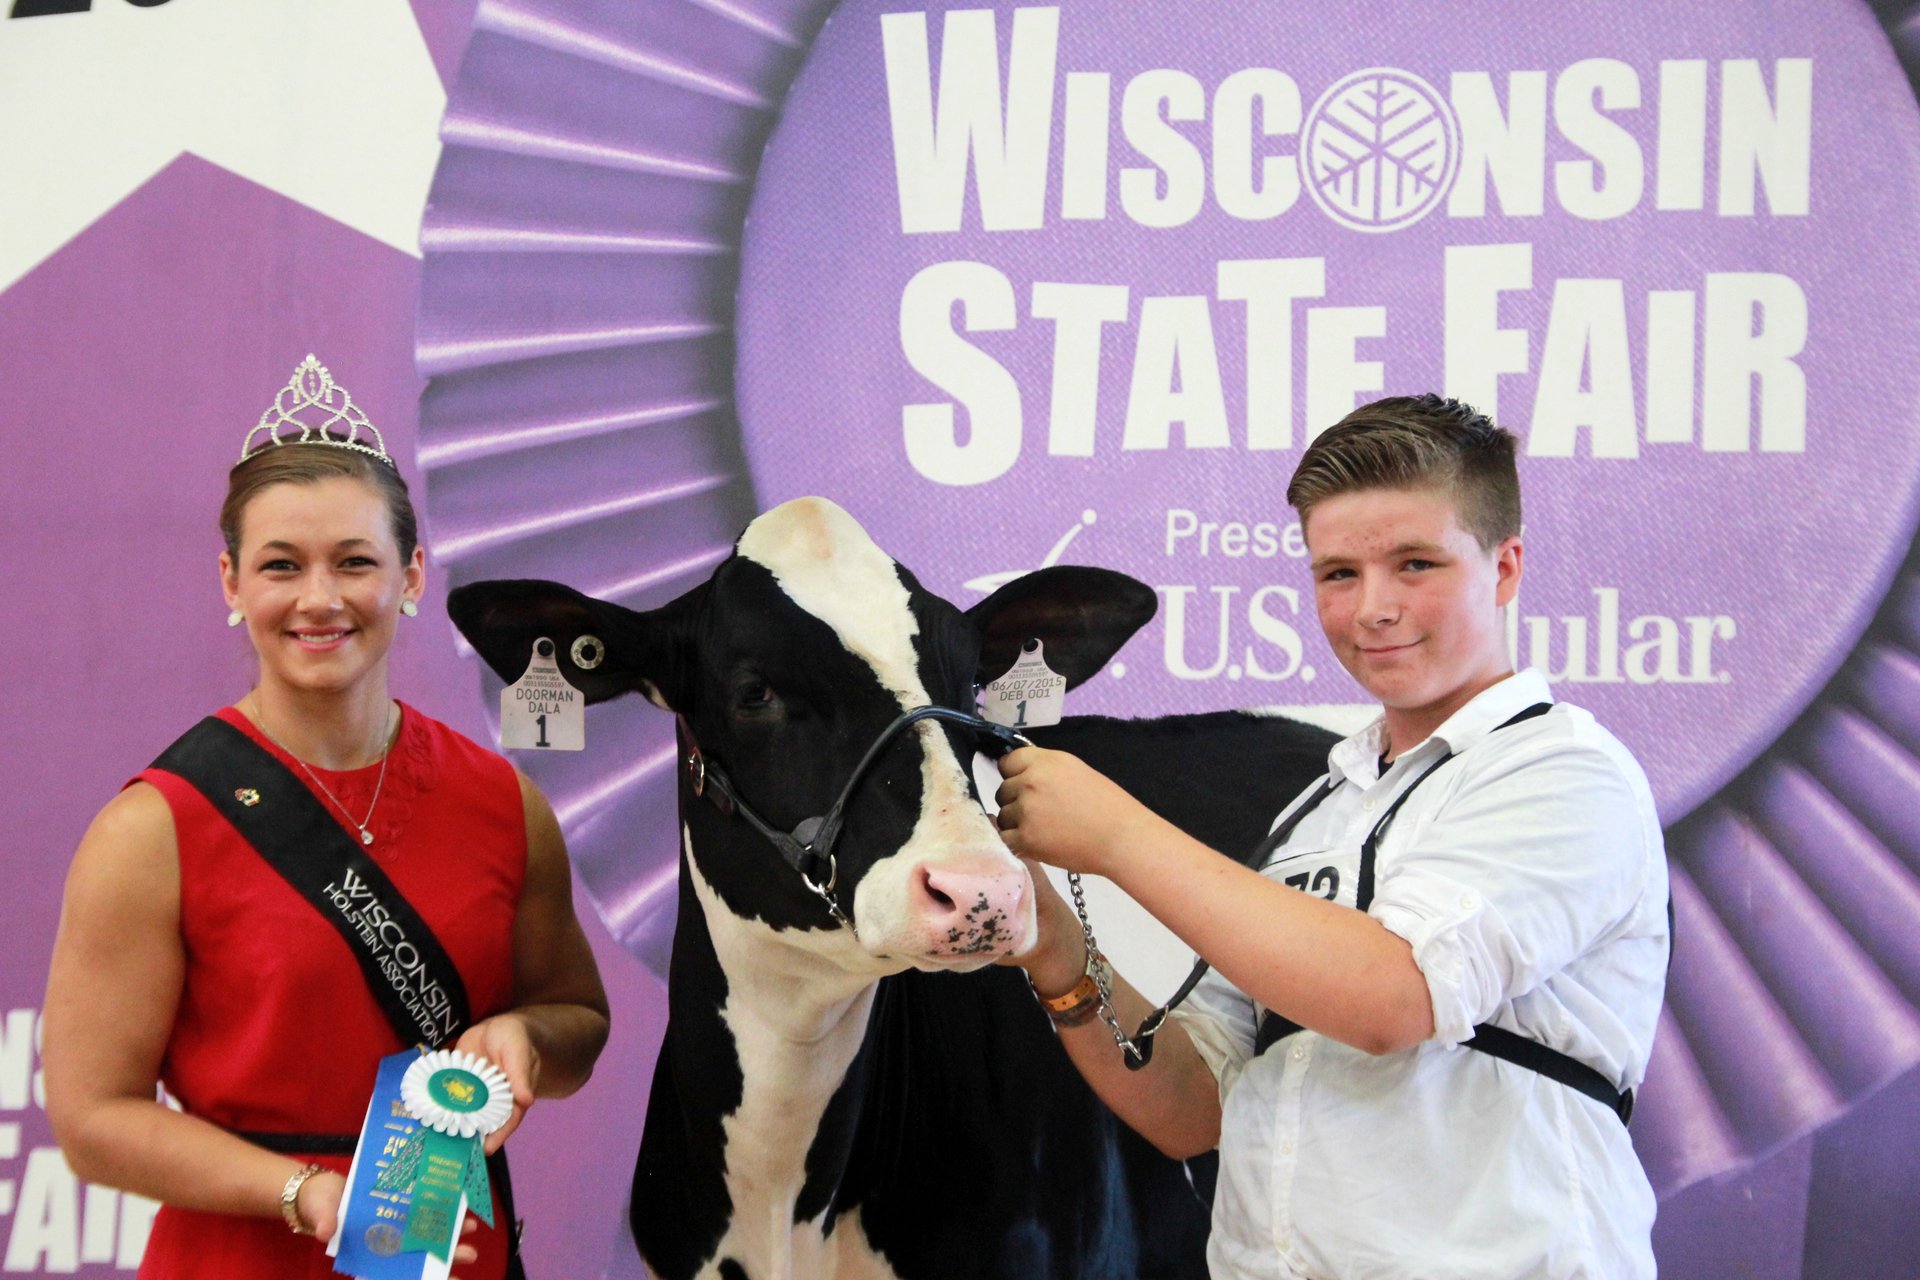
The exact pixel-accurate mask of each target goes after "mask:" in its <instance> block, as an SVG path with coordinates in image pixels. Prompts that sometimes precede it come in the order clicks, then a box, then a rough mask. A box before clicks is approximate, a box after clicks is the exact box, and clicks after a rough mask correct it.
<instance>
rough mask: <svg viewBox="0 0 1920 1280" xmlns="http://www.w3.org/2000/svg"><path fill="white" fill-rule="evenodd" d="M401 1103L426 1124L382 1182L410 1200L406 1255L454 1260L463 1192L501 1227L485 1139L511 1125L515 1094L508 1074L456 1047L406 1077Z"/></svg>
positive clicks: (425, 1058) (403, 1243) (428, 1058)
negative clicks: (416, 1253) (495, 1216)
mask: <svg viewBox="0 0 1920 1280" xmlns="http://www.w3.org/2000/svg"><path fill="white" fill-rule="evenodd" d="M400 1101H401V1104H402V1105H403V1106H404V1107H406V1109H407V1114H408V1115H410V1116H412V1117H413V1118H414V1119H415V1120H416V1121H418V1122H419V1125H420V1127H419V1128H418V1129H417V1130H415V1132H414V1134H413V1136H412V1137H411V1138H409V1139H408V1140H407V1143H406V1145H405V1146H404V1147H402V1148H401V1149H400V1150H399V1151H398V1152H396V1153H395V1154H394V1157H393V1159H392V1161H391V1162H390V1163H389V1164H388V1165H387V1167H386V1169H385V1170H384V1171H382V1173H381V1175H380V1178H379V1181H378V1182H377V1183H376V1184H375V1185H376V1186H378V1187H379V1188H380V1189H381V1190H383V1191H400V1192H404V1193H405V1194H406V1195H407V1197H408V1202H409V1203H408V1209H407V1218H406V1221H405V1223H404V1224H403V1227H402V1234H401V1240H400V1248H401V1251H402V1252H410V1251H416V1250H424V1251H426V1252H428V1253H431V1254H432V1255H433V1256H434V1257H436V1258H440V1259H442V1260H447V1259H449V1258H450V1257H451V1255H452V1252H453V1245H454V1240H455V1237H456V1235H457V1233H458V1231H459V1227H460V1223H459V1221H458V1219H457V1217H456V1216H455V1215H456V1214H457V1213H458V1212H459V1209H460V1197H461V1196H462V1195H463V1194H464V1195H465V1196H466V1198H467V1207H468V1208H469V1209H470V1210H472V1211H473V1212H474V1213H475V1214H476V1215H478V1216H479V1218H480V1220H481V1221H483V1222H485V1223H486V1224H487V1225H488V1226H492V1225H493V1188H492V1186H491V1184H490V1183H489V1182H488V1180H487V1159H486V1151H485V1147H484V1143H485V1141H486V1137H487V1135H488V1134H490V1133H492V1132H493V1131H494V1130H495V1129H498V1128H499V1127H500V1126H501V1125H503V1124H505V1123H506V1122H507V1116H508V1115H509V1114H510V1113H511V1112H512V1110H513V1095H512V1092H511V1090H510V1089H509V1087H508V1085H507V1078H506V1076H504V1075H502V1074H501V1073H500V1069H499V1068H498V1067H496V1066H494V1065H493V1064H492V1063H491V1062H488V1061H487V1060H486V1059H485V1058H481V1057H478V1056H477V1055H474V1054H471V1053H461V1052H458V1051H454V1050H446V1049H442V1050H438V1051H436V1052H434V1053H428V1054H423V1055H422V1056H421V1058H420V1060H419V1061H418V1062H415V1063H414V1064H413V1065H412V1066H410V1067H408V1068H407V1074H406V1075H405V1076H404V1077H403V1078H402V1079H401V1081H400Z"/></svg>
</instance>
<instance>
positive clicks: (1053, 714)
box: [980, 640, 1067, 729]
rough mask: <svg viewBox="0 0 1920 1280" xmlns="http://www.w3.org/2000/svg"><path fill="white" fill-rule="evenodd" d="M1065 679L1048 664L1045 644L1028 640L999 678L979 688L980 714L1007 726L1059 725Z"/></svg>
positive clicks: (1064, 696) (1065, 690) (1064, 692)
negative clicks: (1011, 664)
mask: <svg viewBox="0 0 1920 1280" xmlns="http://www.w3.org/2000/svg"><path fill="white" fill-rule="evenodd" d="M1066 703H1067V678H1066V677H1065V676H1063V675H1060V674H1058V673H1057V672H1055V671H1054V670H1053V668H1052V667H1049V666H1048V665H1047V655H1046V646H1044V645H1042V644H1041V643H1040V641H1038V640H1029V641H1027V642H1026V643H1025V644H1024V645H1022V646H1020V656H1019V657H1017V658H1015V659H1014V660H1013V666H1011V667H1009V668H1008V669H1007V673H1006V674H1005V675H1003V676H1000V677H999V678H998V679H995V680H991V681H989V682H988V683H987V686H986V687H985V688H984V689H982V690H980V714H981V716H983V717H984V718H986V719H988V720H991V721H993V723H995V724H1003V725H1006V726H1007V727H1008V728H1010V729H1034V728H1042V727H1044V726H1046V725H1050V724H1059V723H1060V716H1061V714H1062V713H1063V712H1064V711H1065V710H1066Z"/></svg>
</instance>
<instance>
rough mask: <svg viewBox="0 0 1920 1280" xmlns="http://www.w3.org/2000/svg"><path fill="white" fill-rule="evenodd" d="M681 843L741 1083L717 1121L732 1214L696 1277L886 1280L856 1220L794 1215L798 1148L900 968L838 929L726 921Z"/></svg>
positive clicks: (685, 837)
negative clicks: (716, 968) (733, 1269)
mask: <svg viewBox="0 0 1920 1280" xmlns="http://www.w3.org/2000/svg"><path fill="white" fill-rule="evenodd" d="M681 840H682V843H683V844H684V846H685V848H686V851H687V855H688V856H687V862H688V865H689V867H690V868H691V874H692V877H693V890H694V896H695V897H697V898H698V899H699V901H700V907H701V910H702V911H703V912H704V913H705V916H706V921H707V931H708V933H709V934H710V935H711V936H712V938H713V947H714V952H715V954H716V955H717V956H718V957H719V960H720V965H721V968H722V969H724V970H725V971H726V975H727V1000H726V1003H725V1004H724V1005H722V1006H721V1008H720V1018H721V1020H722V1021H723V1022H725V1023H726V1026H727V1030H728V1031H729V1032H731V1033H732V1035H733V1043H734V1047H735V1049H736V1051H737V1052H738V1054H739V1057H740V1076H741V1093H740V1106H739V1108H738V1109H737V1110H736V1111H734V1112H733V1113H732V1114H731V1115H728V1116H726V1117H725V1118H724V1119H723V1120H722V1121H721V1127H722V1129H723V1131H724V1133H725V1135H726V1181H727V1194H728V1196H729V1197H730V1198H731V1199H732V1201H733V1217H732V1219H731V1220H730V1221H729V1222H728V1224H727V1231H726V1234H725V1235H723V1236H722V1237H721V1239H720V1245H719V1247H718V1249H716V1250H715V1252H714V1255H713V1257H711V1258H709V1259H708V1260H707V1265H706V1266H705V1267H703V1268H702V1269H701V1271H700V1275H701V1276H702V1277H707V1276H715V1275H718V1273H719V1270H718V1269H719V1263H720V1261H721V1260H722V1259H725V1258H735V1259H738V1260H739V1262H740V1263H741V1265H742V1266H744V1267H745V1268H746V1272H747V1274H748V1275H750V1276H753V1277H755V1278H756V1280H758V1278H759V1277H816V1278H818V1280H893V1272H892V1270H891V1268H889V1267H888V1266H887V1265H886V1262H885V1260H884V1259H882V1258H880V1257H879V1255H877V1254H875V1253H874V1252H873V1250H872V1248H871V1247H870V1246H869V1245H868V1244H867V1241H866V1235H865V1233H864V1232H862V1231H860V1230H859V1229H858V1220H857V1219H856V1218H851V1217H850V1218H848V1219H846V1220H843V1221H842V1222H840V1223H839V1225H838V1226H836V1227H835V1229H834V1233H833V1235H831V1236H828V1235H826V1233H825V1227H826V1221H825V1216H824V1214H823V1215H822V1216H821V1217H820V1218H818V1219H815V1220H814V1221H811V1222H799V1223H796V1222H795V1221H794V1219H793V1214H794V1206H795V1204H797V1203H798V1201H799V1199H800V1192H801V1189H802V1188H803V1187H804V1186H805V1184H806V1177H807V1151H808V1149H809V1148H810V1147H811V1146H812V1144H813V1139H814V1136H815V1134H816V1133H817V1132H818V1131H819V1128H820V1121H821V1117H822V1116H824V1115H825V1114H826V1109H827V1103H828V1101H829V1100H830V1099H832V1097H833V1094H834V1090H836V1089H838V1088H839V1087H840V1082H841V1081H842V1080H844V1079H845V1078H846V1074H847V1068H848V1067H849V1066H850V1065H852V1063H853V1059H854V1055H855V1054H857V1053H858V1052H859V1050H860V1043H861V1041H862V1039H864V1038H865V1036H866V1030H867V1015H868V1014H869V1012H870V1011H871V1010H872V1006H873V993H874V986H873V981H874V979H875V978H876V977H878V976H879V975H880V973H882V972H884V971H885V969H888V968H891V969H898V968H900V967H901V966H900V965H898V964H894V965H890V966H888V965H884V962H882V961H879V960H877V959H875V958H874V957H873V956H870V955H868V954H867V953H866V952H865V951H863V950H862V949H861V948H860V946H859V944H858V942H856V941H855V940H854V939H853V938H851V937H849V936H847V934H846V932H845V931H844V930H834V931H833V932H832V933H830V934H826V935H824V936H822V935H817V934H811V933H803V932H800V931H796V930H791V929H774V928H772V927H771V926H769V925H767V924H765V923H763V922H761V921H758V920H747V919H743V918H742V917H740V916H737V915H734V914H733V912H731V911H729V910H728V909H727V906H726V904H725V903H724V902H722V901H721V900H720V895H719V894H718V893H717V892H715V891H714V888H713V886H712V885H711V884H709V883H708V882H707V879H706V877H705V876H703V875H702V874H701V873H700V864H699V863H698V862H697V861H695V860H694V859H693V856H692V855H693V842H692V836H691V833H689V832H688V830H687V829H686V827H685V826H682V828H681ZM849 1228H852V1229H851V1230H849Z"/></svg>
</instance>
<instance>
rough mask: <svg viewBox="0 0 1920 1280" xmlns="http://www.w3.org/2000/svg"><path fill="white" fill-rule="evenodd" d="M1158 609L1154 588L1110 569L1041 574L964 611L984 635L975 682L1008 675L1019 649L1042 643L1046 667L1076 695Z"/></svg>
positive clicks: (1058, 568) (1061, 568)
mask: <svg viewBox="0 0 1920 1280" xmlns="http://www.w3.org/2000/svg"><path fill="white" fill-rule="evenodd" d="M1159 605H1160V602H1159V601H1158V599H1156V598H1155V596H1154V594H1153V588H1152V587H1150V586H1148V585H1147V584H1146V583H1144V582H1141V581H1139V580H1138V579H1136V578H1129V577H1128V576H1127V575H1126V574H1124V573H1116V572H1114V571H1113V570H1112V569H1092V568H1086V567H1083V566H1079V565H1055V566H1054V567H1052V568H1050V569H1036V570H1035V571H1034V572H1032V573H1029V574H1026V575H1024V576H1022V577H1019V578H1015V579H1014V580H1013V581H1012V582H1009V583H1008V584H1007V585H1006V586H1004V587H1001V588H1000V589H999V590H998V591H996V592H994V593H993V594H992V595H990V596H988V597H987V598H986V599H985V600H982V601H981V602H980V603H979V604H977V605H975V606H973V608H971V609H969V610H967V617H968V618H970V619H972V621H973V624H974V625H975V626H976V627H978V628H979V629H980V671H979V673H978V675H977V676H976V679H977V680H978V681H979V682H980V683H981V684H985V683H986V682H987V681H989V680H993V679H996V678H998V677H1000V676H1002V675H1005V674H1006V672H1007V669H1008V668H1009V667H1011V666H1013V660H1014V659H1015V658H1016V657H1018V656H1019V654H1020V647H1021V646H1022V645H1024V644H1025V643H1026V642H1027V641H1028V640H1038V641H1040V643H1041V644H1043V645H1045V646H1046V658H1047V665H1048V666H1049V667H1051V668H1053V670H1054V671H1055V672H1056V673H1057V674H1059V675H1063V676H1065V677H1066V678H1067V687H1068V688H1069V689H1071V688H1073V686H1075V685H1077V684H1079V683H1081V682H1082V681H1084V680H1086V679H1087V678H1088V677H1089V676H1091V675H1093V674H1094V673H1095V672H1096V671H1098V670H1100V668H1101V667H1104V666H1105V665H1106V664H1107V661H1108V659H1110V658H1112V657H1113V655H1114V654H1116V653H1118V652H1119V651H1120V646H1121V645H1123V644H1125V643H1126V642H1127V641H1128V640H1129V639H1130V638H1131V637H1132V636H1133V633H1134V632H1136V631H1138V630H1139V629H1140V628H1141V627H1144V626H1145V625H1146V624H1147V622H1148V620H1149V619H1151V618H1152V617H1153V614H1154V611H1155V610H1156V609H1158V608H1159Z"/></svg>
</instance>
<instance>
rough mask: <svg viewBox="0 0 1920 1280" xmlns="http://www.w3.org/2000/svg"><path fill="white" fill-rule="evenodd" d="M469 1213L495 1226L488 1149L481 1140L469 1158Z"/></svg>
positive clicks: (477, 1140)
mask: <svg viewBox="0 0 1920 1280" xmlns="http://www.w3.org/2000/svg"><path fill="white" fill-rule="evenodd" d="M467 1212H469V1213H471V1214H472V1215H473V1216H474V1217H476V1218H478V1219H480V1221H482V1222H484V1223H486V1224H487V1225H488V1226H492V1225H493V1181H492V1180H491V1179H490V1178H488V1177H487V1149H486V1147H485V1146H484V1145H482V1143H481V1140H480V1139H479V1138H475V1139H474V1140H473V1154H471V1155H469V1156H468V1157H467Z"/></svg>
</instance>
